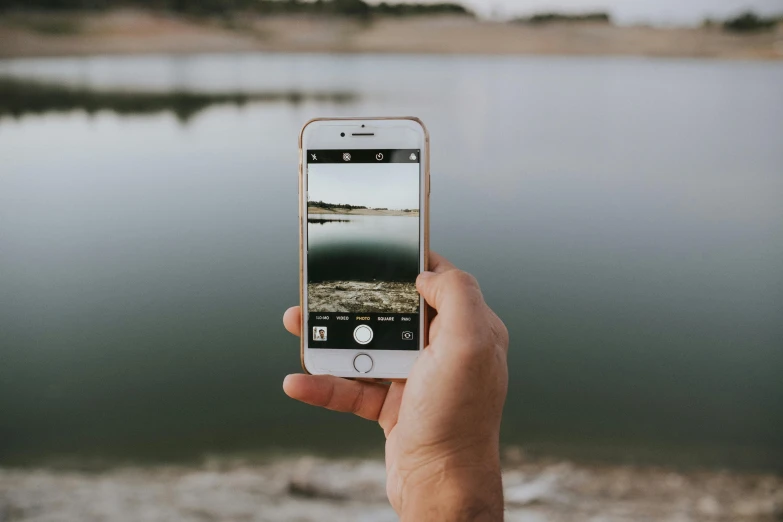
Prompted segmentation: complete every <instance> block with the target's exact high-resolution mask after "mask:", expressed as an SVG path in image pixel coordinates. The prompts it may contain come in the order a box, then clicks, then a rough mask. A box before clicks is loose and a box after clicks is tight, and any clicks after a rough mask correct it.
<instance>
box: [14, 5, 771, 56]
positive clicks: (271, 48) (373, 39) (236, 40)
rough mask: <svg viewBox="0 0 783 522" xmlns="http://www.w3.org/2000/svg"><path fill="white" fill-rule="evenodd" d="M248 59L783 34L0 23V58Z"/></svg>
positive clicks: (763, 50) (646, 45) (92, 16)
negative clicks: (270, 55) (252, 56)
mask: <svg viewBox="0 0 783 522" xmlns="http://www.w3.org/2000/svg"><path fill="white" fill-rule="evenodd" d="M245 52H278V53H319V54H323V53H345V54H365V53H377V54H424V55H519V56H585V57H594V56H647V57H669V58H674V57H682V58H713V59H740V60H781V59H783V28H781V27H780V26H778V28H776V29H773V30H771V31H769V32H763V33H755V34H747V35H737V34H731V33H726V32H724V31H722V30H720V29H718V28H682V27H679V28H661V27H647V26H615V25H610V24H606V23H595V22H581V23H550V24H543V25H532V26H531V25H524V24H513V23H505V22H490V21H483V20H475V19H472V18H467V17H460V16H446V15H444V16H429V17H410V18H390V17H385V18H378V19H376V20H373V21H372V22H369V23H367V22H359V21H355V20H350V19H345V18H316V17H312V16H306V15H270V16H259V15H248V16H246V17H241V19H240V17H238V16H235V17H234V18H233V19H230V20H218V19H210V18H207V19H194V18H190V17H184V16H177V15H172V14H169V13H161V12H153V11H142V10H135V9H120V10H113V11H107V12H102V13H40V12H38V13H36V12H29V13H20V12H17V13H7V14H3V15H0V58H32V57H57V56H63V57H65V56H94V55H128V54H140V55H144V54H173V55H177V54H182V55H188V54H204V53H245Z"/></svg>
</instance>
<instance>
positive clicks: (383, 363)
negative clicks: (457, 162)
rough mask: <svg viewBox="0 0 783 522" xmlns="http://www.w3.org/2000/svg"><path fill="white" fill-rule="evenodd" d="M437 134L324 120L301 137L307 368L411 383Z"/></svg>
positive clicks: (420, 339)
mask: <svg viewBox="0 0 783 522" xmlns="http://www.w3.org/2000/svg"><path fill="white" fill-rule="evenodd" d="M429 190H430V182H429V136H428V134H427V129H426V128H425V127H424V124H423V123H422V122H421V121H420V120H418V119H417V118H351V119H324V118H317V119H314V120H311V121H309V122H307V123H306V124H305V126H304V127H303V128H302V131H301V133H300V135H299V221H300V234H299V267H300V270H299V273H300V290H301V296H300V304H301V307H302V332H301V333H302V335H301V342H302V345H301V358H302V367H303V368H304V370H305V371H306V372H308V373H311V374H326V375H336V376H339V377H349V378H369V379H381V380H398V379H405V378H407V376H408V373H409V372H410V369H411V368H412V366H413V363H414V362H415V361H416V358H417V357H418V355H419V352H420V351H421V350H422V349H423V348H424V342H425V339H426V338H427V337H426V335H427V332H426V327H427V317H426V306H425V303H424V300H423V299H422V298H421V296H420V295H419V293H418V292H417V291H416V277H417V276H418V274H419V273H420V272H422V271H423V270H426V268H427V258H428V250H429V232H428V229H429Z"/></svg>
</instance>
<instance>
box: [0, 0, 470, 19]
mask: <svg viewBox="0 0 783 522" xmlns="http://www.w3.org/2000/svg"><path fill="white" fill-rule="evenodd" d="M124 7H137V8H142V9H154V10H163V11H172V12H177V13H187V14H192V15H217V14H227V13H235V12H241V11H245V12H255V13H261V14H315V15H337V16H352V17H369V16H373V15H380V16H398V17H399V16H420V15H440V14H450V15H464V16H471V17H472V16H474V14H473V13H472V12H471V11H470V10H468V9H466V8H465V7H464V6H462V5H460V4H457V3H452V2H442V3H435V4H417V3H388V2H381V3H380V4H377V5H376V4H369V3H367V2H365V1H364V0H315V1H314V2H308V1H302V0H0V11H4V10H12V9H14V10H52V11H68V10H81V11H92V10H98V11H99V10H106V9H113V8H124Z"/></svg>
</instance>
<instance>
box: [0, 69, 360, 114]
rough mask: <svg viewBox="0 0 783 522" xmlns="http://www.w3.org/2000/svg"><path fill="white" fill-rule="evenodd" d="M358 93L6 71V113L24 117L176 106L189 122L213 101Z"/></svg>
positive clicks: (345, 98) (342, 98)
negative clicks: (104, 86)
mask: <svg viewBox="0 0 783 522" xmlns="http://www.w3.org/2000/svg"><path fill="white" fill-rule="evenodd" d="M355 99H356V95H355V94H353V93H350V92H340V91H334V92H302V91H295V90H291V91H277V92H275V91H269V92H238V91H237V92H197V91H186V90H179V91H171V92H145V91H135V92H134V91H130V90H122V91H120V90H117V91H108V90H107V91H101V90H94V89H92V88H88V87H83V86H70V85H67V84H64V83H45V82H41V81H38V80H29V79H18V78H9V77H6V78H4V77H0V117H3V116H6V115H10V116H14V117H17V118H19V117H22V116H24V115H25V114H45V113H50V112H65V111H72V110H83V111H85V112H87V113H88V114H94V113H96V112H98V111H103V110H108V111H112V112H115V113H117V114H152V113H158V112H165V111H168V112H172V113H174V114H175V115H176V116H177V118H178V119H179V120H180V121H183V122H186V121H188V120H189V119H190V118H192V117H193V116H194V115H195V114H197V113H198V112H200V111H202V110H203V109H205V108H207V107H209V106H211V105H218V104H221V105H234V106H238V107H241V106H243V105H245V104H247V103H259V102H265V103H274V102H279V103H289V104H293V105H298V104H301V103H303V102H305V101H314V102H326V103H338V104H339V103H349V102H352V101H355Z"/></svg>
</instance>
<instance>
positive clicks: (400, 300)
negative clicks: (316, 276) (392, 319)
mask: <svg viewBox="0 0 783 522" xmlns="http://www.w3.org/2000/svg"><path fill="white" fill-rule="evenodd" d="M307 299H308V301H307V305H308V309H309V310H310V311H311V312H367V313H396V314H412V313H416V312H417V311H418V309H419V293H418V292H417V291H416V283H394V282H371V283H367V282H361V281H330V282H327V283H308V285H307Z"/></svg>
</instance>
